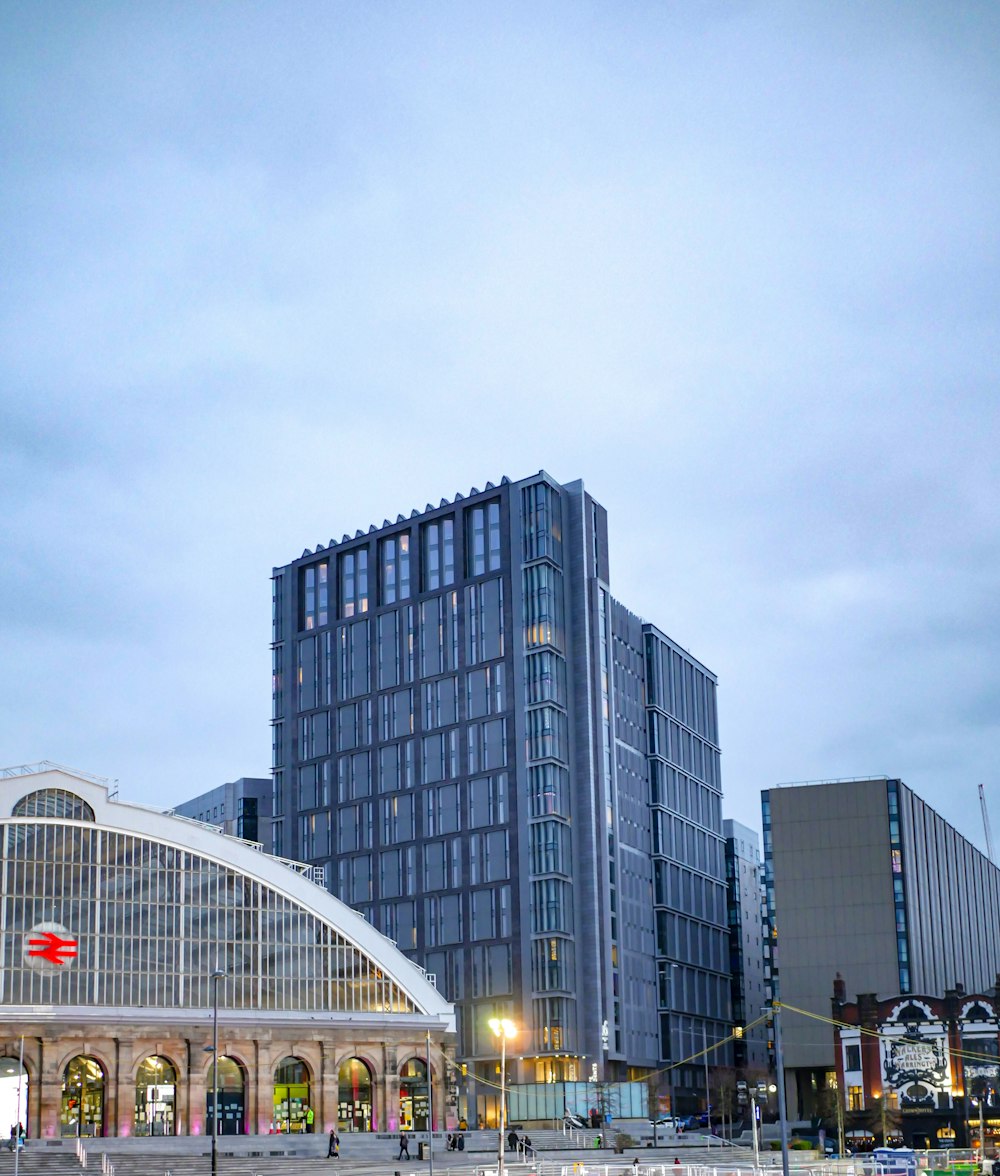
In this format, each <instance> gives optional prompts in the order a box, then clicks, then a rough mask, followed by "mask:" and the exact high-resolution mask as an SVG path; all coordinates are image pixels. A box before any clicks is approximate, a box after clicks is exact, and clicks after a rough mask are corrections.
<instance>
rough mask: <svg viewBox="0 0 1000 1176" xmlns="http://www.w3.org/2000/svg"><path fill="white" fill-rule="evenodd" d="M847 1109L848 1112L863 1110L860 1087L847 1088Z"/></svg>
mask: <svg viewBox="0 0 1000 1176" xmlns="http://www.w3.org/2000/svg"><path fill="white" fill-rule="evenodd" d="M847 1109H848V1110H849V1111H862V1110H864V1101H863V1100H862V1097H861V1087H860V1086H848V1088H847Z"/></svg>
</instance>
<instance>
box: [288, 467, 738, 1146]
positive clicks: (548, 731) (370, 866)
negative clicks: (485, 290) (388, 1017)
mask: <svg viewBox="0 0 1000 1176" xmlns="http://www.w3.org/2000/svg"><path fill="white" fill-rule="evenodd" d="M273 596H274V645H273V659H274V664H273V690H274V711H273V732H274V734H273V749H274V763H273V772H274V803H273V815H274V822H275V824H274V829H275V838H274V847H275V851H276V852H277V853H279V854H289V855H292V856H294V857H296V858H299V859H301V860H303V861H308V862H310V863H313V864H314V865H315V866H317V867H321V868H322V869H324V870H325V872H326V881H327V885H328V886H329V888H330V890H331V891H333V893H335V894H336V895H338V896H339V897H340V898H341V899H342V900H343V901H344V902H345V903H348V904H350V905H351V906H352V907H354V909H355V910H357V911H359V912H361V913H362V914H363V915H364V917H365V919H366V920H367V921H368V922H370V923H371V924H372V925H373V926H375V927H378V928H379V930H381V931H382V932H383V933H384V934H386V935H387V936H389V937H390V938H392V939H393V940H394V941H395V942H396V943H397V944H398V945H399V947H400V949H401V950H402V951H403V952H404V953H405V954H406V955H408V956H409V957H410V958H412V959H414V960H417V961H419V963H420V964H421V965H423V966H424V967H425V968H426V969H427V970H428V971H429V972H431V973H433V974H434V975H435V976H436V977H437V983H438V985H439V987H440V988H441V990H442V991H443V993H444V994H445V995H446V996H447V997H448V999H449V1000H452V1001H454V1002H455V1005H456V1008H457V1014H458V1033H459V1052H460V1055H461V1057H462V1058H464V1059H468V1062H469V1073H470V1078H474V1077H476V1076H479V1077H481V1078H482V1079H484V1082H483V1084H482V1086H481V1088H480V1089H478V1090H474V1089H473V1088H472V1085H471V1084H470V1086H469V1088H468V1090H467V1091H466V1096H467V1097H468V1100H469V1101H468V1104H467V1111H468V1117H469V1119H470V1122H471V1121H476V1120H477V1119H478V1118H482V1120H483V1121H484V1122H486V1123H491V1122H493V1121H494V1117H495V1113H496V1102H495V1095H494V1094H493V1093H492V1090H493V1087H492V1085H489V1084H488V1083H492V1082H494V1081H495V1076H496V1068H497V1064H498V1059H499V1051H498V1045H497V1042H496V1040H495V1038H494V1037H493V1035H492V1033H491V1032H490V1030H489V1028H488V1022H489V1019H490V1018H491V1017H495V1016H503V1017H508V1018H510V1019H512V1020H513V1021H515V1023H516V1024H517V1025H518V1026H519V1029H520V1033H519V1036H518V1039H517V1042H516V1055H517V1058H516V1060H515V1061H514V1062H513V1066H512V1068H513V1074H512V1081H513V1082H515V1083H532V1082H537V1083H541V1084H558V1083H564V1082H565V1083H573V1082H580V1081H587V1080H590V1079H597V1080H600V1081H603V1080H605V1079H607V1080H612V1079H614V1080H623V1079H628V1078H630V1077H639V1076H640V1075H642V1074H644V1073H646V1072H647V1071H649V1070H652V1069H657V1068H659V1067H661V1066H662V1065H663V1064H664V1063H668V1062H670V1063H673V1062H678V1061H680V1060H682V1059H683V1058H686V1057H687V1056H689V1055H690V1054H693V1053H695V1052H700V1051H701V1049H702V1048H703V1045H704V1043H705V1042H706V1041H707V1042H708V1044H709V1045H710V1046H711V1045H712V1044H714V1043H718V1042H720V1041H722V1040H723V1039H724V1038H725V1037H727V1035H728V1032H729V1028H728V1026H729V1021H730V1015H729V982H728V971H727V969H728V935H727V928H726V898H725V864H724V852H723V838H722V817H721V781H720V772H719V739H718V725H717V716H716V680H715V677H714V675H713V674H712V673H711V672H710V671H708V670H707V669H706V668H705V667H704V666H703V665H702V664H701V663H700V662H698V661H697V660H696V659H695V658H693V657H692V656H691V655H690V654H689V653H687V652H686V651H685V650H683V649H682V648H681V647H680V646H678V645H676V644H675V643H674V642H672V641H671V640H670V639H669V638H667V637H666V636H664V635H663V634H662V633H661V632H660V631H659V630H658V629H656V628H655V627H654V626H652V625H650V624H647V623H645V622H643V621H642V620H640V619H639V618H638V617H636V616H634V615H633V614H632V613H630V612H629V611H628V610H627V609H626V608H624V607H623V606H622V605H621V604H619V603H618V602H617V601H615V600H614V598H613V597H612V595H611V590H610V569H609V561H608V535H607V516H606V513H605V511H604V509H603V507H601V506H600V504H599V503H597V502H596V501H595V500H594V499H593V498H592V497H591V496H590V495H589V494H588V493H587V492H586V491H585V490H584V487H583V484H582V483H581V482H573V483H570V484H565V485H563V484H560V483H559V482H557V481H555V480H554V479H553V478H551V477H550V476H549V475H548V474H546V473H545V472H544V471H542V472H540V473H539V474H537V475H536V476H534V477H530V478H525V479H523V480H522V481H519V482H510V481H509V480H508V479H507V478H503V479H502V480H501V482H500V484H499V485H496V486H494V485H493V484H492V483H487V484H486V487H485V489H483V490H478V489H473V490H472V491H470V493H469V494H468V495H462V494H458V495H456V496H455V498H454V499H453V500H444V499H443V500H441V502H440V503H439V505H438V506H437V507H434V506H431V505H430V504H428V505H427V506H426V507H425V508H424V509H423V510H422V511H419V510H413V511H411V512H410V513H409V514H408V515H406V516H404V515H402V514H400V515H398V516H397V517H396V520H395V522H390V521H389V520H388V519H387V520H385V521H384V522H383V523H382V525H381V526H380V527H376V526H371V527H369V528H368V529H367V531H361V530H358V531H355V533H354V535H353V536H351V535H346V534H345V535H344V536H343V538H342V539H341V540H340V541H339V542H335V541H333V540H331V541H330V542H329V543H328V544H321V545H320V546H318V547H317V548H316V549H315V550H307V551H305V552H304V553H303V554H302V556H301V557H300V558H299V559H296V560H294V561H293V562H291V563H289V564H288V565H286V566H285V567H281V568H276V569H275V571H274V576H273ZM512 1052H514V1051H513V1050H512ZM718 1060H720V1061H721V1060H728V1058H723V1057H721V1056H720V1058H719V1059H718ZM703 1073H704V1067H703V1064H702V1061H701V1059H700V1058H699V1060H698V1062H697V1063H696V1064H693V1065H691V1066H690V1067H688V1068H685V1069H683V1070H682V1071H681V1072H680V1074H679V1075H678V1080H677V1081H676V1083H675V1091H676V1092H677V1093H678V1095H679V1096H680V1098H681V1099H682V1101H683V1100H684V1099H685V1098H686V1099H687V1100H688V1101H689V1102H690V1104H691V1108H692V1109H694V1106H695V1105H697V1103H698V1102H699V1101H700V1100H701V1101H703V1098H704V1094H703V1092H702V1093H701V1094H700V1095H699V1091H701V1088H702V1087H703V1085H704V1081H703V1077H702V1075H703Z"/></svg>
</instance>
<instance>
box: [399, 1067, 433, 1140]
mask: <svg viewBox="0 0 1000 1176" xmlns="http://www.w3.org/2000/svg"><path fill="white" fill-rule="evenodd" d="M427 1107H428V1100H427V1063H426V1062H425V1061H423V1060H422V1059H421V1058H410V1060H409V1061H408V1062H404V1063H403V1065H402V1067H401V1068H400V1071H399V1127H400V1130H401V1131H426V1130H427V1127H428V1124H427Z"/></svg>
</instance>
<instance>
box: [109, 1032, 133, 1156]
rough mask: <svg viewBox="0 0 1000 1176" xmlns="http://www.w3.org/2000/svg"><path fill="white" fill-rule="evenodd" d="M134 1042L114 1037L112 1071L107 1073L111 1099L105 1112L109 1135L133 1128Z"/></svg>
mask: <svg viewBox="0 0 1000 1176" xmlns="http://www.w3.org/2000/svg"><path fill="white" fill-rule="evenodd" d="M133 1049H134V1043H133V1042H131V1041H128V1040H126V1039H124V1038H121V1037H116V1038H115V1039H114V1055H113V1056H114V1062H113V1071H114V1072H113V1073H112V1074H110V1075H109V1086H110V1087H111V1089H112V1092H113V1093H112V1095H111V1099H110V1101H109V1105H108V1107H107V1110H106V1112H105V1121H106V1122H107V1124H108V1134H109V1135H132V1134H134V1128H135V1085H134V1083H133V1081H132V1079H131V1073H132V1062H133V1057H132V1054H133Z"/></svg>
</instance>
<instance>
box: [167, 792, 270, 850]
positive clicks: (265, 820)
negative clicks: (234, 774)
mask: <svg viewBox="0 0 1000 1176" xmlns="http://www.w3.org/2000/svg"><path fill="white" fill-rule="evenodd" d="M271 797H272V783H271V780H270V778H269V777H266V778H265V777H255V776H241V777H240V778H239V779H238V780H230V781H228V782H227V783H225V784H220V785H219V786H218V787H217V788H210V789H209V790H208V791H207V792H202V793H200V794H199V795H198V796H194V797H192V798H191V799H190V800H186V801H184V803H183V804H178V805H176V806H175V807H174V808H172V809H171V810H170V811H171V812H172V813H176V814H177V816H179V817H189V818H191V820H194V821H204V822H205V823H206V824H209V825H215V826H216V827H217V828H218V829H221V830H222V832H223V833H225V834H227V835H228V836H230V837H242V838H243V839H244V840H245V841H257V842H260V844H261V845H263V846H264V847H266V848H267V849H268V850H270V848H271Z"/></svg>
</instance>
